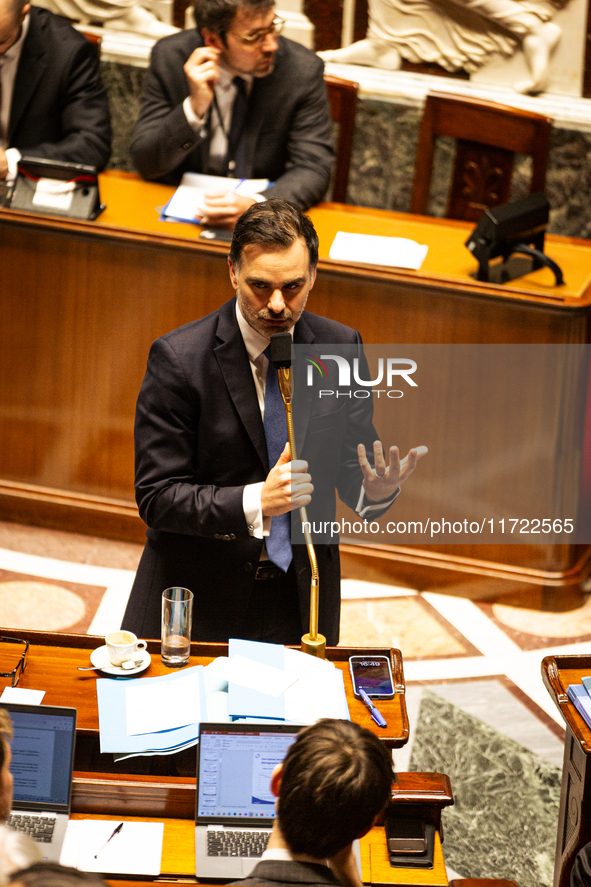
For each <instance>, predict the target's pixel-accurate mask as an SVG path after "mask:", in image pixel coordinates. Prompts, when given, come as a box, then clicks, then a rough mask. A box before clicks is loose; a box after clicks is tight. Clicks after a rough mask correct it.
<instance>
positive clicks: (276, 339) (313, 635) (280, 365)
mask: <svg viewBox="0 0 591 887" xmlns="http://www.w3.org/2000/svg"><path fill="white" fill-rule="evenodd" d="M291 342H292V340H291V335H290V334H289V333H275V335H273V336H271V361H272V363H273V366H274V367H275V369H276V370H277V376H278V379H279V390H280V391H281V397H282V398H283V405H284V406H285V415H286V418H287V433H288V437H289V447H290V450H291V458H292V460H293V459H297V455H296V446H295V434H294V431H293V419H292V414H291V401H292V390H291ZM299 512H300V518H301V520H302V527H303V530H304V539H305V540H306V548H307V550H308V559H309V561H310V569H311V570H312V578H311V581H310V631H309V633H308V634H305V635H304V636H303V637H302V652H304V653H310V655H311V656H317V657H318V658H319V659H324V658H325V651H326V638H325V637H324V636H323V635H321V634H319V633H318V594H319V590H320V581H319V577H318V562H317V560H316V552H315V551H314V545H313V543H312V536H311V534H310V525H309V522H308V515H307V514H306V509H305V507H304V506H302V507H301V508H300V509H299Z"/></svg>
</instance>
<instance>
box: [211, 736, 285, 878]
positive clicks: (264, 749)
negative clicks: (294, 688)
mask: <svg viewBox="0 0 591 887" xmlns="http://www.w3.org/2000/svg"><path fill="white" fill-rule="evenodd" d="M301 729H302V726H301V725H299V724H266V723H257V724H252V723H243V722H241V721H235V722H234V723H230V724H211V723H209V724H208V723H202V724H201V725H200V728H199V745H198V747H197V793H196V807H195V872H196V875H197V877H198V878H220V879H224V880H231V879H237V878H247V877H248V875H249V874H250V873H251V871H252V870H253V868H254V867H255V865H256V864H257V862H258V861H259V859H260V857H261V854H262V852H263V850H264V849H265V847H266V845H267V841H268V839H269V835H270V834H271V828H272V826H273V820H274V818H275V798H274V797H273V795H272V794H271V789H270V785H269V784H270V781H271V774H272V772H273V770H274V768H275V766H276V765H277V764H280V763H281V761H282V760H283V758H284V757H285V755H286V753H287V749H288V748H289V746H290V745H291V744H292V742H293V741H294V740H295V738H296V735H297V733H298V732H299V731H300V730H301Z"/></svg>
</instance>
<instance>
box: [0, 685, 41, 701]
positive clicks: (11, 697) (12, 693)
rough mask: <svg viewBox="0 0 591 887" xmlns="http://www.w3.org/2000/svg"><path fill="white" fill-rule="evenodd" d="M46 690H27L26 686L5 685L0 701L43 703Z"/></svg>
mask: <svg viewBox="0 0 591 887" xmlns="http://www.w3.org/2000/svg"><path fill="white" fill-rule="evenodd" d="M44 696H45V690H25V689H24V687H4V690H3V691H2V696H0V702H16V703H18V704H21V705H41V700H42V699H43V697H44Z"/></svg>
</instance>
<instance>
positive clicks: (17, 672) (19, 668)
mask: <svg viewBox="0 0 591 887" xmlns="http://www.w3.org/2000/svg"><path fill="white" fill-rule="evenodd" d="M0 643H3V644H24V645H25V649H24V650H23V654H22V656H21V658H20V660H19V662H18V664H17V665H16V667H15V668H13V670H12V671H0V678H11V679H12V684H11V686H12V687H16V686H18V682H19V679H20V676H21V675H22V674H23V673H24V671H25V668H26V667H27V653H28V652H29V642H28V641H21V640H19V639H18V638H5V637H0Z"/></svg>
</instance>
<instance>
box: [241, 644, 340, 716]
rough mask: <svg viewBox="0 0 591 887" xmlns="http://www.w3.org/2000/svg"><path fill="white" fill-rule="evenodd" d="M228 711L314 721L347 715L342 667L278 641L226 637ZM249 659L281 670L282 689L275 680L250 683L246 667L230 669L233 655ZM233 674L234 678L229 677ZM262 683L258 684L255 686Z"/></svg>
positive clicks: (277, 670)
mask: <svg viewBox="0 0 591 887" xmlns="http://www.w3.org/2000/svg"><path fill="white" fill-rule="evenodd" d="M228 654H229V660H230V661H229V669H230V671H229V674H230V675H231V679H230V680H229V681H228V711H229V714H230V715H231V716H232V717H247V718H257V717H258V718H272V719H277V720H288V721H293V722H294V723H298V724H313V723H314V722H315V721H317V720H318V719H319V718H327V717H331V718H345V719H348V718H349V709H348V706H347V697H346V693H345V685H344V682H343V675H342V672H341V671H340V670H339V669H337V668H335V667H334V665H333V663H332V662H328V661H327V660H325V659H316V658H315V657H314V656H309V655H308V654H306V653H301V652H299V651H298V650H288V649H287V648H285V647H283V646H281V645H280V644H264V643H259V642H257V641H244V640H239V639H236V638H231V639H230V644H229V649H228ZM234 658H238V659H239V661H241V660H251V661H252V662H253V663H259V664H260V665H262V666H265V667H267V668H269V669H273V671H274V672H280V673H283V675H284V678H283V686H284V688H285V689H283V691H282V692H280V693H277V692H276V690H277V688H278V686H279V685H280V684H279V682H277V683H275V684H274V685H273V688H272V692H269V689H270V686H267V684H265V683H262V684H260V683H259V684H258V688H257V686H255V685H253V683H252V681H251V678H250V669H248V668H244V667H243V668H241V669H233V667H232V660H233V659H234ZM232 678H233V679H232ZM261 687H262V688H263V689H260V688H261Z"/></svg>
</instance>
